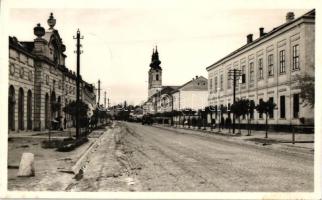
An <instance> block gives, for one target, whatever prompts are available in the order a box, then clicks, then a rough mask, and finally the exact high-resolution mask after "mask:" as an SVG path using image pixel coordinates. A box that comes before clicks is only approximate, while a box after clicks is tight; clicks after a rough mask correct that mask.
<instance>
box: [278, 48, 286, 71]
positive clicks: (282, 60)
mask: <svg viewBox="0 0 322 200" xmlns="http://www.w3.org/2000/svg"><path fill="white" fill-rule="evenodd" d="M279 61H280V74H284V73H285V50H281V51H280V52H279Z"/></svg>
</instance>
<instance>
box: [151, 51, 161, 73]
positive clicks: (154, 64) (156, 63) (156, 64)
mask: <svg viewBox="0 0 322 200" xmlns="http://www.w3.org/2000/svg"><path fill="white" fill-rule="evenodd" d="M160 64H161V61H160V59H159V52H158V47H157V46H155V51H154V49H153V51H152V58H151V64H150V67H151V68H153V69H161V67H160Z"/></svg>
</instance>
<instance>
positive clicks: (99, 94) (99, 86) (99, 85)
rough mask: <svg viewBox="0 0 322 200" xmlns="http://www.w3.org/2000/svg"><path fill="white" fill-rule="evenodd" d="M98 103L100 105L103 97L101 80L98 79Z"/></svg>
mask: <svg viewBox="0 0 322 200" xmlns="http://www.w3.org/2000/svg"><path fill="white" fill-rule="evenodd" d="M97 98H98V99H97V105H98V106H99V105H100V98H101V81H100V80H99V79H98V89H97Z"/></svg>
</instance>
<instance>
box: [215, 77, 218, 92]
mask: <svg viewBox="0 0 322 200" xmlns="http://www.w3.org/2000/svg"><path fill="white" fill-rule="evenodd" d="M217 89H218V77H217V76H216V77H215V92H217Z"/></svg>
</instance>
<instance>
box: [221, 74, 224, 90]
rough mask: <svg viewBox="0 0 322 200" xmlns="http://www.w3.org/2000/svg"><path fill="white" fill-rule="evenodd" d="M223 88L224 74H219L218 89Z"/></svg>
mask: <svg viewBox="0 0 322 200" xmlns="http://www.w3.org/2000/svg"><path fill="white" fill-rule="evenodd" d="M223 89H224V75H223V74H220V90H223Z"/></svg>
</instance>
